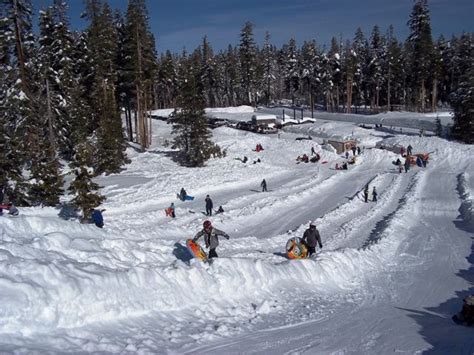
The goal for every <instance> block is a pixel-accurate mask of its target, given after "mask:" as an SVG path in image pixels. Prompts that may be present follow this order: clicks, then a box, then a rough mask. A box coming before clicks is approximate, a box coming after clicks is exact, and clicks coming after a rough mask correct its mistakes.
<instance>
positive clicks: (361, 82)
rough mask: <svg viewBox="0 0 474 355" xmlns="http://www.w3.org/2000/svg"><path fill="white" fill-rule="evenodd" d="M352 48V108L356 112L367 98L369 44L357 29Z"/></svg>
mask: <svg viewBox="0 0 474 355" xmlns="http://www.w3.org/2000/svg"><path fill="white" fill-rule="evenodd" d="M352 48H353V50H354V53H355V57H354V56H353V57H354V58H353V60H354V61H355V62H354V65H355V68H354V69H355V71H354V83H353V91H354V94H353V100H354V106H355V108H356V110H357V108H358V107H360V106H362V105H363V104H365V103H366V101H365V100H366V98H367V97H368V94H367V89H368V87H369V84H368V64H369V44H368V42H367V39H366V38H365V36H364V32H363V31H362V29H361V28H360V27H359V28H358V29H357V30H356V33H355V36H354V41H353V43H352ZM356 112H357V111H356Z"/></svg>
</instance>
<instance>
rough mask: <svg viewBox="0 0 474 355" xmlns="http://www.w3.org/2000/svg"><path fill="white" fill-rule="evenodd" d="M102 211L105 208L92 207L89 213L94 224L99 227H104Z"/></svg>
mask: <svg viewBox="0 0 474 355" xmlns="http://www.w3.org/2000/svg"><path fill="white" fill-rule="evenodd" d="M104 211H105V210H96V209H93V210H92V213H91V218H92V222H94V224H95V225H96V226H97V227H99V228H103V227H104V217H103V216H102V212H104Z"/></svg>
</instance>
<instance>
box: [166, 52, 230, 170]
mask: <svg viewBox="0 0 474 355" xmlns="http://www.w3.org/2000/svg"><path fill="white" fill-rule="evenodd" d="M199 68H200V56H199V55H197V53H194V54H193V56H191V57H190V58H189V59H188V60H187V63H186V70H185V71H183V72H182V75H183V80H181V81H180V84H181V87H180V90H179V96H178V98H177V105H178V108H177V109H176V110H175V112H174V115H173V117H172V118H171V123H172V124H173V131H172V132H173V134H174V135H175V138H174V142H173V147H174V148H178V149H179V151H180V153H179V162H180V163H181V164H183V165H185V166H190V167H196V166H203V165H204V164H205V163H206V161H207V160H208V159H209V158H210V157H211V156H212V155H213V154H217V155H220V154H221V153H220V148H219V147H218V146H217V145H216V144H214V143H213V142H212V141H211V136H212V134H211V132H210V131H209V129H208V128H207V120H206V117H205V111H204V108H205V100H204V97H203V95H202V90H200V88H198V78H199V73H200V71H199Z"/></svg>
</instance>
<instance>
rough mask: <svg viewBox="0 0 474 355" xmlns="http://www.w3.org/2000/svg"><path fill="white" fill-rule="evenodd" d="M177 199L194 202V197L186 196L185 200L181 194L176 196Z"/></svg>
mask: <svg viewBox="0 0 474 355" xmlns="http://www.w3.org/2000/svg"><path fill="white" fill-rule="evenodd" d="M176 197H177V198H178V199H180V200H181V201H192V200H194V196H189V195H186V196H184V200H183V199H182V198H181V196H180V195H179V194H176Z"/></svg>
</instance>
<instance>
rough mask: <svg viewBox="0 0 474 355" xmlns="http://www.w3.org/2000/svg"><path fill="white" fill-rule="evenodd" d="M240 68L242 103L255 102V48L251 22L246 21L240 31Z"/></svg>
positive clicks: (249, 103)
mask: <svg viewBox="0 0 474 355" xmlns="http://www.w3.org/2000/svg"><path fill="white" fill-rule="evenodd" d="M239 57H240V68H241V83H242V84H241V85H242V94H243V103H244V104H248V105H251V104H254V103H255V79H254V77H255V71H256V67H257V65H256V57H257V49H256V44H255V40H254V38H253V24H252V23H251V22H246V23H245V25H244V27H243V28H242V31H241V32H240V47H239Z"/></svg>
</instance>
